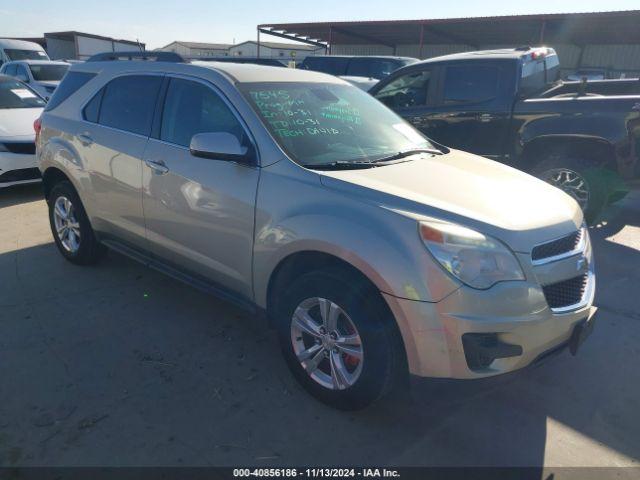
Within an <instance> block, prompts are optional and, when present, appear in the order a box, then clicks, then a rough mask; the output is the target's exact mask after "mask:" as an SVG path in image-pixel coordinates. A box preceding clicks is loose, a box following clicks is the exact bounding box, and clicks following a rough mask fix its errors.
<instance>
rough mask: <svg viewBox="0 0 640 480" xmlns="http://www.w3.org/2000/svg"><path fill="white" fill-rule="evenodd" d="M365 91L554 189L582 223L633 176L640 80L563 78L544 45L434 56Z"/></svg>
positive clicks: (431, 132)
mask: <svg viewBox="0 0 640 480" xmlns="http://www.w3.org/2000/svg"><path fill="white" fill-rule="evenodd" d="M370 93H371V94H372V95H374V96H375V97H376V98H378V99H379V100H380V101H382V102H383V103H385V104H386V105H387V106H389V107H390V108H392V109H393V110H395V111H396V112H397V113H399V114H400V115H401V116H403V117H404V118H405V119H406V120H408V121H409V122H411V123H412V124H413V125H414V126H416V127H417V128H418V129H420V130H421V131H422V132H424V133H425V134H426V135H427V136H428V137H430V138H431V139H433V140H435V141H436V142H438V143H441V144H443V145H448V146H450V147H453V148H457V149H460V150H466V151H469V152H472V153H476V154H479V155H483V156H486V157H489V158H492V159H495V160H498V161H501V162H503V163H506V164H508V165H511V166H514V167H516V168H519V169H521V170H524V171H526V172H529V173H532V174H534V175H537V176H538V177H540V178H542V179H544V180H546V181H548V182H550V183H552V184H554V185H556V186H558V187H560V188H562V189H563V190H564V191H565V192H567V193H569V194H570V195H571V196H573V197H574V198H575V199H576V200H577V201H578V203H580V205H581V206H582V207H583V209H584V210H585V213H586V215H587V218H588V220H589V221H594V220H595V219H596V218H597V215H598V213H599V212H600V210H601V209H602V207H603V206H604V205H606V204H607V203H608V202H611V201H615V200H617V199H619V198H621V197H622V196H624V193H625V192H626V181H627V180H629V179H632V178H637V177H638V176H639V175H640V80H638V79H632V80H601V81H590V82H587V81H586V80H584V81H577V82H562V81H560V80H559V62H558V56H557V55H556V53H555V51H554V50H553V49H550V48H529V47H523V48H516V49H505V50H494V51H476V52H467V53H461V54H455V55H448V56H445V57H438V58H433V59H429V60H426V61H423V62H419V63H414V64H412V65H409V66H407V67H404V68H401V69H400V70H397V71H396V72H394V73H393V74H391V75H390V76H389V77H387V78H385V79H384V80H382V81H381V82H380V83H378V84H377V85H375V86H374V87H373V88H372V89H371V90H370Z"/></svg>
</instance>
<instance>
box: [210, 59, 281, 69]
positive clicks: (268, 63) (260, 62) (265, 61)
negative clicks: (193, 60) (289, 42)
mask: <svg viewBox="0 0 640 480" xmlns="http://www.w3.org/2000/svg"><path fill="white" fill-rule="evenodd" d="M198 61H201V62H231V63H253V64H255V65H266V66H268V67H286V66H287V65H286V64H285V63H284V62H281V61H280V60H278V59H276V58H264V57H215V58H202V59H199V60H198Z"/></svg>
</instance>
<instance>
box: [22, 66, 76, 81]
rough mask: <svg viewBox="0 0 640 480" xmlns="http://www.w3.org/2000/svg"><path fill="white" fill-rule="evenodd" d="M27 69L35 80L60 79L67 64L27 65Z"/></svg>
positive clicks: (67, 67) (67, 68) (65, 71)
mask: <svg viewBox="0 0 640 480" xmlns="http://www.w3.org/2000/svg"><path fill="white" fill-rule="evenodd" d="M29 69H30V70H31V75H32V76H33V79H34V80H35V81H36V82H50V81H59V80H62V77H64V74H65V73H67V70H69V65H29Z"/></svg>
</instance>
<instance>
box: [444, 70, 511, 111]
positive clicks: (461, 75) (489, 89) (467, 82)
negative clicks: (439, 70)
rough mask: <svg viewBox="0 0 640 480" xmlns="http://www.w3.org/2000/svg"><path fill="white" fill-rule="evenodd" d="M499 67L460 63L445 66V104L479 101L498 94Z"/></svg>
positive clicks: (492, 97) (490, 98)
mask: <svg viewBox="0 0 640 480" xmlns="http://www.w3.org/2000/svg"><path fill="white" fill-rule="evenodd" d="M499 78H500V77H499V69H498V67H493V66H482V65H461V66H451V67H447V69H446V73H445V80H444V103H445V104H446V105H452V104H454V105H455V104H463V103H479V102H486V101H488V100H492V99H494V98H495V97H496V96H497V95H498V82H499Z"/></svg>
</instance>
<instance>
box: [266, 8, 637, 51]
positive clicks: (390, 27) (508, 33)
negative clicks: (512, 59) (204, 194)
mask: <svg viewBox="0 0 640 480" xmlns="http://www.w3.org/2000/svg"><path fill="white" fill-rule="evenodd" d="M258 32H259V33H258V34H260V32H261V33H265V34H270V35H275V36H278V37H281V38H287V39H289V40H296V41H300V42H303V43H308V44H312V45H319V46H324V47H330V45H338V44H376V45H386V46H389V47H395V46H397V45H408V44H421V45H422V44H451V43H454V44H461V45H469V46H472V47H477V46H479V45H514V46H515V45H540V44H543V43H545V44H560V43H564V44H574V45H587V44H640V10H626V11H616V12H591V13H557V14H536V15H510V16H497V17H471V18H443V19H422V20H383V21H380V20H378V21H356V22H313V23H272V24H263V25H258Z"/></svg>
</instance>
